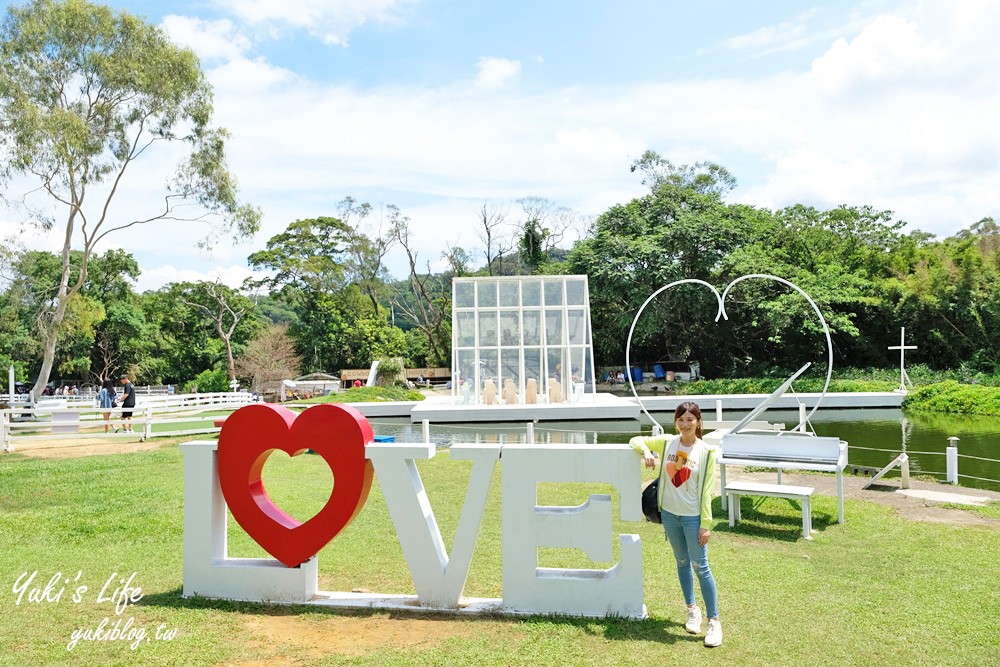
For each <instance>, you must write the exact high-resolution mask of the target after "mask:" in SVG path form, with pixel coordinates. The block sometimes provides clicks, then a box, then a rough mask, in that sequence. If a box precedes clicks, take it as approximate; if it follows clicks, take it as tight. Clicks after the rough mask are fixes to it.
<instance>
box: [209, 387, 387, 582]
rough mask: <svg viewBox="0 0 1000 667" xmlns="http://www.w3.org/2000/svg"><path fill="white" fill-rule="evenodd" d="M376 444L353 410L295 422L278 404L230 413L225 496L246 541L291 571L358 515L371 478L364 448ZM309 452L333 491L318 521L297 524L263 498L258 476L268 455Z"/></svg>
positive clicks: (324, 410)
mask: <svg viewBox="0 0 1000 667" xmlns="http://www.w3.org/2000/svg"><path fill="white" fill-rule="evenodd" d="M374 439H375V438H374V436H373V435H372V427H371V424H369V423H368V420H367V419H365V417H364V415H362V414H361V413H360V412H358V411H357V410H355V409H354V408H352V407H350V406H346V405H335V404H323V405H316V406H313V407H311V408H309V409H308V410H306V411H304V412H303V413H302V414H300V415H296V414H295V413H294V412H292V411H291V410H289V409H288V408H285V407H282V406H280V405H271V404H269V403H258V404H256V405H248V406H246V407H243V408H240V409H239V410H237V411H236V412H234V413H233V414H231V415H230V416H229V418H228V419H226V423H225V424H224V425H223V427H222V432H221V433H220V434H219V484H220V485H221V487H222V495H223V497H224V498H225V499H226V504H227V505H228V506H229V511H230V512H232V513H233V518H234V519H236V522H237V523H238V524H240V526H241V527H242V528H243V530H245V531H246V533H247V535H249V536H250V537H252V538H253V540H254V541H255V542H256V543H257V544H259V545H260V546H261V547H263V549H264V550H265V551H267V553H269V554H271V555H272V556H274V557H275V558H277V559H278V560H280V561H281V562H282V563H284V564H285V565H287V566H288V567H296V566H297V565H300V564H301V563H304V562H305V561H307V560H309V559H310V558H312V557H313V556H315V555H316V553H317V552H318V551H319V550H320V549H322V548H323V547H324V546H325V545H326V544H327V542H329V541H330V540H332V539H333V538H334V537H336V536H337V534H338V533H340V531H341V530H343V529H344V528H345V527H346V526H347V525H348V524H349V523H351V521H352V520H353V519H354V517H355V516H357V515H358V512H360V511H361V508H362V506H364V504H365V501H366V500H367V499H368V491H369V490H370V489H371V486H372V479H373V477H374V468H373V467H372V463H371V461H369V460H368V459H366V458H365V446H366V445H367V444H368V443H370V442H372V441H373V440H374ZM310 449H311V450H313V451H314V452H316V453H317V454H319V455H320V456H322V457H323V460H324V461H326V463H327V465H329V466H330V470H331V471H332V472H333V492H332V493H331V494H330V500H329V501H327V503H326V505H324V506H323V509H321V510H320V511H319V513H318V514H316V516H314V517H312V518H311V519H309V520H308V521H306V522H305V523H301V522H299V521H298V520H296V519H294V518H293V517H291V516H289V515H288V514H286V513H285V512H282V511H281V509H279V508H278V506H277V505H275V504H274V502H273V501H272V500H271V499H270V498H269V497H268V495H267V492H266V491H265V490H264V484H263V482H262V481H261V478H260V475H261V471H262V470H263V469H264V462H265V461H267V457H268V456H270V455H271V453H272V452H274V451H277V450H281V451H283V452H285V453H286V454H288V455H289V456H297V455H298V454H301V453H303V452H305V451H307V450H310Z"/></svg>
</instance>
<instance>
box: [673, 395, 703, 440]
mask: <svg viewBox="0 0 1000 667" xmlns="http://www.w3.org/2000/svg"><path fill="white" fill-rule="evenodd" d="M685 412H690V413H691V414H693V415H694V416H695V417H697V418H698V426H697V427H695V430H694V434H695V436H697V437H699V438H700V437H701V408H699V407H698V404H697V403H693V402H691V401H687V402H685V403H681V404H680V405H678V406H677V409H676V410H674V428H676V427H677V420H678V419H680V418H681V415H683V414H684V413H685Z"/></svg>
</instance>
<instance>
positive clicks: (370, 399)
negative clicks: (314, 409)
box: [298, 387, 424, 403]
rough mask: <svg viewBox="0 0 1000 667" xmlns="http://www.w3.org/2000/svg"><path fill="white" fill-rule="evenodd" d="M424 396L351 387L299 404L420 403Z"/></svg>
mask: <svg viewBox="0 0 1000 667" xmlns="http://www.w3.org/2000/svg"><path fill="white" fill-rule="evenodd" d="M422 400H424V395H423V394H421V393H420V392H419V391H416V390H415V389H406V388H405V387H352V388H351V389H348V390H347V391H341V392H338V393H336V394H330V395H329V396H316V397H313V398H310V399H307V400H305V401H298V402H299V403H376V402H379V401H422Z"/></svg>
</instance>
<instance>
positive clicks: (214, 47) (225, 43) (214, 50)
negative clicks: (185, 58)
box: [162, 15, 251, 62]
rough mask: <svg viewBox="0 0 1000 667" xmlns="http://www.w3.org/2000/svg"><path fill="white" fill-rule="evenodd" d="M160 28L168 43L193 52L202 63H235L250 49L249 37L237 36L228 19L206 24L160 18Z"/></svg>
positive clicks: (203, 22) (185, 19)
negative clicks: (161, 19) (171, 41)
mask: <svg viewBox="0 0 1000 667" xmlns="http://www.w3.org/2000/svg"><path fill="white" fill-rule="evenodd" d="M162 26H163V29H164V30H166V32H167V34H168V35H169V36H170V38H171V40H173V41H174V42H176V43H178V44H180V45H181V46H186V47H188V48H190V49H191V50H193V51H194V52H195V53H196V54H198V57H199V58H200V59H201V60H202V61H203V62H204V61H215V60H223V61H226V60H234V59H236V58H240V57H242V56H243V54H244V53H246V51H247V50H248V49H249V48H250V46H251V42H250V40H249V38H247V37H246V36H245V35H242V34H239V33H238V32H237V31H236V30H235V28H234V26H233V22H232V21H230V20H229V19H219V20H217V21H206V20H203V19H199V18H195V17H192V16H176V15H170V16H165V17H163V24H162Z"/></svg>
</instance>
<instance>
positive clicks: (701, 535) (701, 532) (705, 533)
mask: <svg viewBox="0 0 1000 667" xmlns="http://www.w3.org/2000/svg"><path fill="white" fill-rule="evenodd" d="M711 536H712V531H710V530H709V529H708V528H699V529H698V544H699V545H700V546H705V545H706V544H708V538H710V537H711Z"/></svg>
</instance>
